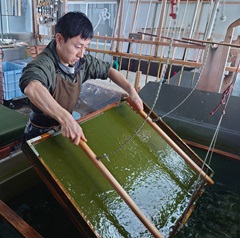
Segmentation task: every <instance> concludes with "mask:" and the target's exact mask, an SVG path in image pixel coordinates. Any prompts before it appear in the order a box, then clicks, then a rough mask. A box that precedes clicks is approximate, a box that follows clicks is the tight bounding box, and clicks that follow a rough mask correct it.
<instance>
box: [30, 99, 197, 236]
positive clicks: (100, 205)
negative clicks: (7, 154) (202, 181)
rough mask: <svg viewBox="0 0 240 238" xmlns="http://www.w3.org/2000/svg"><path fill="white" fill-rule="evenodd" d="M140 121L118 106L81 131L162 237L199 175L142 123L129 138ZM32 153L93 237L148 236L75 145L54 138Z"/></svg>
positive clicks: (84, 126) (135, 115)
mask: <svg viewBox="0 0 240 238" xmlns="http://www.w3.org/2000/svg"><path fill="white" fill-rule="evenodd" d="M142 123H143V119H142V118H141V117H139V115H137V114H136V113H135V112H133V111H132V110H131V109H130V108H129V107H128V106H127V105H126V104H122V105H121V106H117V107H114V108H112V109H111V110H108V111H105V112H104V113H102V114H99V115H97V116H96V117H94V118H93V119H90V120H87V121H85V122H83V123H81V127H82V128H83V131H84V134H85V136H86V137H87V139H88V142H87V144H88V145H89V147H90V148H91V149H92V150H93V151H94V153H95V154H96V155H97V156H99V157H100V158H101V161H102V162H103V163H104V165H105V166H106V168H107V169H108V170H109V171H110V172H111V173H112V175H113V176H114V177H115V178H116V180H117V181H118V182H119V183H120V184H121V186H122V187H123V188H124V189H125V190H126V192H127V193H128V194H129V195H130V197H131V198H132V199H133V201H134V202H135V203H136V205H137V206H138V207H139V209H140V210H141V211H142V212H143V214H144V215H145V216H146V217H147V218H148V219H149V220H150V221H151V222H152V223H153V224H154V225H155V226H156V227H157V228H158V229H159V230H160V232H161V233H162V234H163V235H164V236H165V237H167V236H169V234H170V232H171V230H172V227H174V226H175V225H176V223H177V221H178V219H179V218H180V217H181V216H182V214H183V212H184V211H185V209H186V207H187V205H188V203H189V201H190V199H191V196H192V193H193V191H194V190H195V188H196V180H197V177H198V176H197V175H196V174H195V173H194V172H193V171H192V170H191V168H190V167H189V166H188V164H186V162H185V161H184V160H183V159H182V158H181V157H180V156H179V155H178V154H177V153H176V152H175V151H174V150H173V149H172V148H171V147H170V146H169V145H168V144H167V143H166V142H165V141H164V140H163V139H162V138H161V137H160V136H159V135H158V134H157V133H156V132H155V131H154V130H153V129H152V128H151V127H150V126H149V125H148V124H147V123H145V124H144V125H143V126H142V128H141V130H140V131H139V132H138V133H137V134H136V136H134V137H133V138H132V139H131V140H129V138H131V136H132V135H133V134H135V132H136V129H137V128H139V126H141V125H142ZM128 140H129V141H128ZM126 141H128V143H125V142H126ZM119 148H120V149H119ZM31 150H32V151H33V152H34V154H35V155H36V156H35V158H33V159H34V160H36V159H37V160H38V162H39V161H40V163H41V164H42V165H43V166H44V167H45V168H46V170H47V172H48V173H49V174H50V175H51V176H52V177H54V179H55V181H56V182H57V184H58V185H59V187H60V188H62V189H63V191H64V194H65V195H66V197H67V198H68V199H69V200H70V201H71V202H72V204H74V207H75V209H76V211H77V212H79V213H81V215H82V216H84V219H85V221H86V223H87V224H88V225H89V226H90V227H91V228H93V230H94V234H95V235H96V236H99V237H104V238H105V237H109V238H110V237H152V236H151V234H150V232H149V231H148V230H147V228H146V227H145V226H144V225H143V224H142V223H141V222H140V221H139V219H138V218H137V217H136V216H135V214H134V213H133V212H132V211H131V209H130V208H129V207H128V206H127V205H126V203H125V202H124V201H123V199H122V198H121V197H120V196H119V195H118V193H117V192H116V191H115V190H114V189H113V188H112V187H111V185H110V184H109V182H108V181H107V180H106V179H105V178H104V177H103V175H102V174H101V173H100V172H99V171H98V169H97V168H96V167H95V165H94V164H93V163H92V162H91V161H90V160H89V159H88V157H87V156H86V155H85V153H84V152H83V151H82V150H81V149H80V147H78V146H75V145H73V144H72V143H70V142H69V140H68V139H66V138H64V137H63V136H62V135H61V134H55V135H54V136H52V137H51V138H48V139H46V140H43V141H41V142H38V143H36V144H35V145H33V146H31ZM104 154H106V155H107V157H108V159H109V160H108V159H106V158H105V157H104V156H103V155H104ZM31 157H34V156H33V154H32V155H31Z"/></svg>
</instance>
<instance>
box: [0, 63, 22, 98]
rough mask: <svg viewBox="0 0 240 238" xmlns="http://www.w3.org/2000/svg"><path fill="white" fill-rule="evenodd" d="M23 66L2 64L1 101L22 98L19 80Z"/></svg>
mask: <svg viewBox="0 0 240 238" xmlns="http://www.w3.org/2000/svg"><path fill="white" fill-rule="evenodd" d="M23 68H24V65H20V64H15V63H11V62H3V63H2V71H3V72H2V73H3V99H4V100H11V99H13V98H18V97H22V96H24V94H23V93H22V92H21V90H20V88H19V85H18V84H19V79H20V77H21V75H22V70H23Z"/></svg>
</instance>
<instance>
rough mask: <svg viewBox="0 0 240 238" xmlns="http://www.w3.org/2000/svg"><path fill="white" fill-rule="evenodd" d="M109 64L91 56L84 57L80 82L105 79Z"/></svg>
mask: <svg viewBox="0 0 240 238" xmlns="http://www.w3.org/2000/svg"><path fill="white" fill-rule="evenodd" d="M110 67H111V64H110V63H108V62H105V61H103V60H100V59H97V58H96V57H94V56H92V55H89V54H88V55H86V56H85V63H84V64H83V67H82V69H81V72H80V76H81V78H82V82H85V81H86V80H88V79H107V78H108V72H109V69H110Z"/></svg>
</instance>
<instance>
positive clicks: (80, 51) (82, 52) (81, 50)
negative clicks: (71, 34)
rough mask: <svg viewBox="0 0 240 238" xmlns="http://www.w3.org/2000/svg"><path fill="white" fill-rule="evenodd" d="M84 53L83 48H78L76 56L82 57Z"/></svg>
mask: <svg viewBox="0 0 240 238" xmlns="http://www.w3.org/2000/svg"><path fill="white" fill-rule="evenodd" d="M84 53H85V49H80V50H79V51H78V53H77V56H78V57H79V58H82V57H83V55H84Z"/></svg>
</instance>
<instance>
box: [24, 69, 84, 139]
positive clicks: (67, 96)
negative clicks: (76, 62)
mask: <svg viewBox="0 0 240 238" xmlns="http://www.w3.org/2000/svg"><path fill="white" fill-rule="evenodd" d="M56 77H57V79H56V87H55V90H54V92H53V95H52V96H53V98H54V99H55V100H56V101H57V102H58V104H60V105H61V106H62V107H63V108H64V109H66V110H67V111H68V112H69V113H72V111H73V109H74V107H75V106H76V104H77V101H78V98H79V95H80V91H81V85H82V83H81V80H80V77H79V74H77V80H76V82H75V83H72V82H70V81H67V80H65V79H64V78H62V77H61V73H60V72H57V75H56ZM55 126H59V122H58V121H56V120H55V119H54V118H52V117H49V116H48V115H46V114H44V113H36V112H33V111H32V112H31V113H30V120H29V121H28V123H27V125H26V127H25V131H24V140H25V141H26V140H29V139H31V138H34V137H36V136H39V135H41V134H44V133H46V132H47V131H49V130H51V129H52V128H53V127H55Z"/></svg>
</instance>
